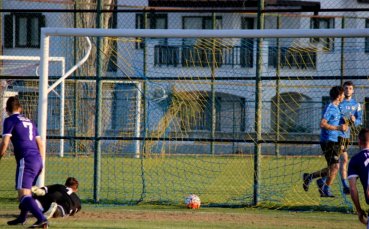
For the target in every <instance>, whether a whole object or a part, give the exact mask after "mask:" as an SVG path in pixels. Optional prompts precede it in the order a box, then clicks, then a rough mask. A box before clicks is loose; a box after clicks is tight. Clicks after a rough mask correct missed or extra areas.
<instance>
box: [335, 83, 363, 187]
mask: <svg viewBox="0 0 369 229" xmlns="http://www.w3.org/2000/svg"><path fill="white" fill-rule="evenodd" d="M343 88H344V90H345V99H344V100H343V101H342V102H341V103H340V105H339V107H340V110H341V113H342V115H343V117H344V119H345V121H346V123H347V124H348V126H349V128H348V130H347V131H346V132H341V135H340V136H339V139H338V140H339V142H340V145H341V150H342V153H341V158H340V159H341V164H342V165H341V166H340V172H341V181H342V186H343V193H345V194H350V189H349V186H348V184H347V181H346V180H347V163H348V153H347V147H348V145H349V143H350V136H351V135H350V134H351V132H350V130H354V128H357V127H358V126H360V125H361V124H362V123H361V119H362V109H361V106H360V103H358V102H356V101H355V99H353V98H352V95H353V93H354V84H353V83H352V82H351V81H346V82H344V83H343Z"/></svg>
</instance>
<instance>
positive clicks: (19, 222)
mask: <svg viewBox="0 0 369 229" xmlns="http://www.w3.org/2000/svg"><path fill="white" fill-rule="evenodd" d="M25 223H26V221H23V222H22V221H20V220H19V219H18V218H16V219H15V220H10V221H8V222H7V224H8V225H10V226H15V225H24V224H25Z"/></svg>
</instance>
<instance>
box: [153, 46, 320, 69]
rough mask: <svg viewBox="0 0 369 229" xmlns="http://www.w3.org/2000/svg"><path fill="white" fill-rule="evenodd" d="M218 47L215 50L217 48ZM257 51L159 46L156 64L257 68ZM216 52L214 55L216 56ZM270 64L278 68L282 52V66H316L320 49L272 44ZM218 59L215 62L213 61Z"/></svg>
mask: <svg viewBox="0 0 369 229" xmlns="http://www.w3.org/2000/svg"><path fill="white" fill-rule="evenodd" d="M213 50H214V51H213ZM255 53H256V50H255V48H254V47H253V46H222V47H217V48H215V49H212V48H211V47H201V46H187V45H156V46H155V47H154V66H155V67H165V66H168V67H169V66H171V67H183V68H193V67H203V68H209V67H212V66H214V67H216V68H220V67H223V66H232V67H237V66H238V67H241V68H253V67H255V64H256V61H255V59H256V55H255ZM213 54H214V55H213ZM267 54H268V58H267V60H264V62H266V61H268V66H269V67H271V68H276V66H277V63H278V61H277V60H278V58H277V57H278V54H279V55H280V61H279V63H280V64H279V66H280V68H282V69H283V68H294V69H316V62H317V51H316V50H314V49H306V48H301V49H297V48H291V47H281V48H280V49H279V52H278V48H277V47H272V46H271V47H268V50H267ZM214 60H215V63H213V62H214Z"/></svg>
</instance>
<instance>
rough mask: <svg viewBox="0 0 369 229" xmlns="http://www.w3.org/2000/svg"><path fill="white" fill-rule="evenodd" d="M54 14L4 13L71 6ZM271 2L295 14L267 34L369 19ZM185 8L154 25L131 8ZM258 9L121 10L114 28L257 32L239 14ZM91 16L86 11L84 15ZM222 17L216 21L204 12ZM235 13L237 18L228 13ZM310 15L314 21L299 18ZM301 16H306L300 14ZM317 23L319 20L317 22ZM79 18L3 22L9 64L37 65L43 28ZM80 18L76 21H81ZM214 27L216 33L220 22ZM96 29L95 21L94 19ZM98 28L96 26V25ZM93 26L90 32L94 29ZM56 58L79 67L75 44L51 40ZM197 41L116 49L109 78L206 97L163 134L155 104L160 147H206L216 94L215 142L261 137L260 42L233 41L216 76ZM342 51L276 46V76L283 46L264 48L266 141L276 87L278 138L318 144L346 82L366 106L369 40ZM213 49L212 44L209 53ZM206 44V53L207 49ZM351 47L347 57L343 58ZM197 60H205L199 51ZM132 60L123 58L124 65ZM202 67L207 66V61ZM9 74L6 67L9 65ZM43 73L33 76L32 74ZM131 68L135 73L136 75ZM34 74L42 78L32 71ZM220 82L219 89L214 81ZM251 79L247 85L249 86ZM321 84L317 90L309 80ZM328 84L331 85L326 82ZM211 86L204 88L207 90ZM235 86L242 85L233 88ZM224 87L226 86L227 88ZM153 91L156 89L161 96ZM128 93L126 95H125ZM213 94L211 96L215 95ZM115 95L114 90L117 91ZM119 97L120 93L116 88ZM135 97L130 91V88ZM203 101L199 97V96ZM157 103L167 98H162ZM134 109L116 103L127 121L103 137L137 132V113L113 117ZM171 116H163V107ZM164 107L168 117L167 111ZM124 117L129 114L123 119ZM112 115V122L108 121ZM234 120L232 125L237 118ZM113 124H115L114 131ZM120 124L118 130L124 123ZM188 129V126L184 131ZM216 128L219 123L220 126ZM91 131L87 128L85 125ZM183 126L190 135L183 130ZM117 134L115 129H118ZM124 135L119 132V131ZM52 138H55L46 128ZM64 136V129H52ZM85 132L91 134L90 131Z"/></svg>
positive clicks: (6, 5) (237, 5) (236, 4)
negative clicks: (297, 136) (31, 61)
mask: <svg viewBox="0 0 369 229" xmlns="http://www.w3.org/2000/svg"><path fill="white" fill-rule="evenodd" d="M60 2H63V1H54V4H50V3H43V2H42V1H32V2H27V1H17V0H13V1H3V2H2V4H3V5H2V8H3V9H27V10H29V9H46V8H47V9H73V5H72V4H59V3H60ZM265 2H266V6H265V8H266V9H287V10H295V11H296V12H297V13H293V12H288V13H284V14H280V15H279V16H276V15H275V14H271V13H269V14H266V15H265V25H264V28H265V29H277V28H280V29H307V28H311V29H323V28H324V29H330V28H343V27H344V28H369V19H368V18H369V12H365V11H354V10H352V11H351V12H346V11H337V12H330V11H326V12H320V9H342V8H357V9H360V8H362V7H363V6H365V7H367V6H368V5H369V4H368V3H362V2H363V1H359V0H358V1H347V0H335V1H332V0H322V1H317V0H316V1H314V0H311V1H287V0H285V1H283V0H282V1H281V0H270V1H265ZM134 6H140V7H141V8H142V7H167V8H170V7H187V8H193V12H190V11H185V10H183V11H180V12H175V10H172V11H161V12H155V13H153V11H152V12H148V13H147V23H146V25H145V23H144V20H143V19H144V16H145V15H144V14H143V13H141V12H138V11H137V12H134V11H133V10H132V9H133V8H132V7H134ZM256 7H257V1H253V0H251V1H237V0H233V1H210V0H208V1H205V0H200V1H184V0H148V1H146V0H142V1H133V0H131V1H124V0H118V2H117V9H118V10H122V11H123V10H127V12H118V13H114V14H113V16H112V17H111V21H110V22H111V23H110V27H112V28H115V27H116V28H130V29H132V28H145V27H146V28H150V29H214V28H213V26H215V28H216V29H256V28H257V15H256V14H255V13H254V14H247V13H244V12H240V11H237V9H250V10H255V9H256ZM86 8H88V7H86ZM200 8H201V9H204V8H206V9H217V10H221V9H224V10H225V11H224V12H221V11H218V12H216V13H215V14H212V13H211V11H210V10H209V12H204V11H200V10H199V9H200ZM227 9H228V10H230V9H234V11H235V12H234V13H230V12H229V11H227ZM306 10H309V11H310V12H301V11H306ZM299 12H300V13H299ZM314 15H315V16H314ZM75 16H76V14H72V13H70V12H68V13H55V12H37V13H31V12H27V13H24V12H9V13H3V21H2V25H3V33H2V42H3V45H2V46H3V50H2V55H30V56H34V55H36V56H37V55H39V53H40V39H39V34H40V28H41V27H43V26H46V27H74V26H75V25H76V20H78V19H76V17H75ZM77 17H78V15H77ZM214 17H215V19H216V21H215V23H214V25H213V18H214ZM90 19H91V18H90ZM92 21H94V20H92ZM91 24H93V23H91ZM51 42H52V46H51V50H50V53H51V55H52V56H63V57H65V58H66V59H67V68H69V67H70V66H72V64H73V62H74V55H73V53H74V52H73V49H74V43H73V41H72V40H68V39H64V38H53V39H52V40H51ZM201 42H202V41H199V40H195V39H154V40H149V41H148V42H147V43H146V46H145V45H143V43H139V42H138V43H137V44H136V45H134V46H132V45H131V44H129V43H128V44H127V43H124V42H122V43H117V54H116V56H114V55H113V59H116V60H117V61H116V64H113V65H112V66H110V68H109V67H108V69H109V70H110V71H109V72H108V73H106V74H107V75H109V76H114V77H117V78H118V79H119V78H124V77H131V78H135V79H137V78H138V79H140V77H141V78H142V79H150V78H151V79H154V78H155V79H157V80H158V79H160V83H159V84H160V86H159V87H158V86H157V85H158V83H156V84H155V83H154V84H152V85H151V84H149V85H151V86H149V88H148V93H151V94H152V93H159V94H160V89H161V88H163V90H164V91H165V92H164V94H165V93H167V94H171V93H172V94H173V93H174V92H173V91H172V90H175V91H176V93H180V92H182V93H191V92H192V93H193V94H196V95H199V94H200V95H201V96H198V97H196V96H195V97H196V98H197V99H199V98H201V99H200V100H201V101H200V102H199V104H203V106H202V108H201V109H200V110H199V111H196V112H197V114H196V115H194V116H192V117H190V118H188V117H187V119H188V120H184V119H186V118H182V120H180V119H181V118H179V117H177V116H176V117H174V118H175V119H176V120H177V121H173V122H172V123H171V124H165V125H164V124H162V122H163V117H165V114H166V112H168V109H170V105H169V108H168V104H166V105H165V104H164V105H163V104H159V103H150V110H151V112H150V114H149V115H150V118H149V119H148V128H149V129H150V130H152V131H153V132H155V131H156V132H159V133H160V134H158V133H156V134H157V135H155V134H154V135H155V137H162V135H163V134H164V133H166V134H168V135H170V134H171V133H174V132H176V131H177V132H178V129H181V132H182V133H181V134H180V135H178V134H175V136H177V137H178V136H187V137H194V138H200V137H201V136H206V137H209V133H210V132H212V131H211V130H212V122H211V120H212V118H211V117H212V112H211V111H212V105H211V104H212V103H211V101H212V95H211V93H212V90H213V89H214V88H215V89H214V90H215V100H216V105H215V106H214V107H215V110H216V112H215V117H216V118H215V119H216V120H215V130H214V132H215V137H216V138H235V136H236V138H237V137H238V138H242V139H246V140H248V139H252V137H251V135H250V133H253V132H255V130H254V125H255V124H254V123H255V91H256V86H255V77H256V74H257V60H256V59H257V55H256V50H257V42H256V39H231V40H227V41H225V40H223V41H217V42H219V45H218V46H217V50H218V51H219V52H218V53H217V54H216V55H215V60H216V62H217V65H216V67H212V66H214V65H213V63H212V60H211V58H212V57H213V56H212V54H211V53H209V50H211V49H206V48H203V49H201V48H200V49H199V48H198V46H199V45H200V46H201V45H204V43H207V42H208V41H204V42H203V43H201ZM345 42H346V43H345V45H344V46H342V39H337V38H336V39H323V38H321V39H298V40H294V41H292V40H279V46H280V50H281V51H280V53H281V54H280V55H281V64H280V68H278V67H277V45H278V42H277V40H276V39H265V40H264V42H263V48H262V54H263V62H262V68H261V72H260V74H261V75H262V77H263V78H264V79H267V78H268V79H269V80H263V88H262V93H263V94H262V98H263V101H264V103H263V114H262V120H263V121H262V132H263V133H264V134H265V136H264V137H265V139H274V138H275V130H276V127H275V122H276V110H277V108H276V106H275V105H273V103H275V102H276V93H277V91H276V89H277V79H280V82H279V86H278V88H279V93H280V95H281V101H282V102H281V105H280V106H279V107H280V110H279V112H280V116H281V120H280V128H279V131H280V132H284V133H295V132H296V133H304V134H313V135H314V137H312V139H316V136H317V134H318V133H319V121H320V112H321V109H322V106H323V105H322V104H323V101H325V102H326V100H327V96H328V91H329V89H330V87H331V86H333V85H338V84H340V83H341V77H343V78H346V79H347V78H350V77H357V78H358V79H357V80H354V83H355V84H356V85H357V86H358V87H357V89H356V95H357V100H358V101H359V102H361V103H363V102H364V100H365V99H366V97H365V90H366V89H367V86H368V83H367V79H363V77H364V78H365V76H366V75H367V70H368V69H369V60H368V55H369V40H366V39H364V38H358V39H346V40H345ZM207 44H211V43H207ZM207 44H205V45H207ZM342 47H344V52H341V50H342ZM199 50H200V51H199ZM127 53H129V55H126V56H124V57H121V56H122V55H125V54H127ZM205 59H207V60H206V61H205ZM3 64H4V65H6V64H7V62H4V63H3ZM35 68H36V67H35ZM132 68H133V69H134V71H132ZM32 71H35V70H32ZM58 74H60V69H58V67H56V66H54V67H52V68H51V69H50V75H58ZM213 76H214V77H215V79H220V80H219V81H216V82H217V83H216V84H213V83H212V82H211V80H209V79H211V78H212V77H213ZM166 77H167V78H171V79H175V78H177V79H192V81H186V82H185V81H181V82H179V81H178V80H177V81H171V80H165V78H166ZM242 77H244V78H245V79H242ZM314 77H318V78H319V79H320V80H312V79H313V78H314ZM325 77H326V78H327V80H324V78H325ZM204 78H206V79H207V80H204ZM232 78H235V79H236V80H232ZM224 79H227V80H224ZM155 85H156V86H155ZM126 86H127V85H125V86H124V85H123V86H122V88H123V89H127V87H126ZM213 86H214V87H213ZM116 88H117V87H116ZM118 88H119V87H118ZM128 89H129V86H128ZM195 92H196V93H195ZM119 96H125V94H124V93H121V94H119V93H114V92H111V93H109V92H107V94H106V97H108V98H110V99H114V98H115V99H116V98H117V97H119ZM159 97H160V96H159ZM130 103H131V102H125V101H124V100H122V99H118V102H115V103H114V102H113V103H111V106H108V108H107V109H108V110H111V109H113V111H114V112H113V113H119V114H122V116H123V117H125V118H122V117H120V119H118V118H116V117H114V115H111V117H110V118H109V120H108V121H104V130H106V131H107V130H111V129H115V128H116V129H119V130H117V131H120V128H123V129H124V128H128V129H130V128H132V127H127V118H128V117H129V115H130V114H129V112H131V110H130V109H125V111H119V110H115V109H116V108H114V107H115V106H116V107H129V106H131V105H130ZM163 106H164V107H163ZM165 106H166V107H165ZM123 110H124V109H123ZM105 112H106V113H104V114H105V115H109V113H110V112H107V111H105ZM230 117H232V118H230ZM114 120H115V121H114ZM117 120H121V121H117ZM183 123H185V124H183ZM213 123H214V122H213ZM84 125H88V124H84ZM181 125H184V126H181ZM114 127H115V128H114ZM117 127H119V128H117ZM49 128H52V127H51V126H49ZM55 128H57V127H55ZM85 128H88V126H85Z"/></svg>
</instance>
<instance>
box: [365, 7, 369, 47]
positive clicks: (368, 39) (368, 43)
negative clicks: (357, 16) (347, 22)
mask: <svg viewBox="0 0 369 229" xmlns="http://www.w3.org/2000/svg"><path fill="white" fill-rule="evenodd" d="M368 2H369V1H368ZM365 28H366V29H367V28H369V18H367V19H365ZM364 44H365V46H364V50H365V53H369V37H365V43H364Z"/></svg>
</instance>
